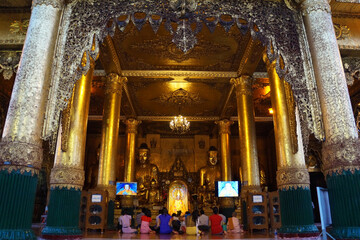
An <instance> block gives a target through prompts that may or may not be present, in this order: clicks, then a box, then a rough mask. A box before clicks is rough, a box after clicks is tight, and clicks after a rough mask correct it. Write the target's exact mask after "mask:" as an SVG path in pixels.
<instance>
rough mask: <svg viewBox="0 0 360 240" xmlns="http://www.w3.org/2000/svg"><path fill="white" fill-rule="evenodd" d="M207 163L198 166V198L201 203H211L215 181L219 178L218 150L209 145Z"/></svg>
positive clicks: (213, 199)
mask: <svg viewBox="0 0 360 240" xmlns="http://www.w3.org/2000/svg"><path fill="white" fill-rule="evenodd" d="M208 157H209V159H208V164H207V166H205V167H202V168H200V188H199V200H200V202H201V203H202V204H203V205H211V204H214V202H215V201H216V199H215V181H219V180H220V178H221V170H220V166H219V165H218V164H217V162H218V151H217V149H216V148H215V147H214V146H211V147H210V149H209V152H208Z"/></svg>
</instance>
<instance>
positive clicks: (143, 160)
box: [135, 143, 159, 205]
mask: <svg viewBox="0 0 360 240" xmlns="http://www.w3.org/2000/svg"><path fill="white" fill-rule="evenodd" d="M149 158H150V149H149V148H148V146H147V144H146V143H142V144H141V145H140V148H139V155H138V159H139V164H138V165H137V168H136V173H135V178H136V181H137V183H138V194H137V196H138V200H139V203H140V205H144V204H148V203H149V197H150V190H151V185H153V187H157V186H159V181H158V172H159V169H158V167H157V166H156V165H155V164H151V163H149Z"/></svg>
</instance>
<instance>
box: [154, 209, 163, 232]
mask: <svg viewBox="0 0 360 240" xmlns="http://www.w3.org/2000/svg"><path fill="white" fill-rule="evenodd" d="M162 212H163V210H162V209H161V210H159V214H158V215H157V216H156V219H155V221H156V225H155V227H154V228H155V231H156V233H159V231H160V222H159V217H160V216H161V214H162Z"/></svg>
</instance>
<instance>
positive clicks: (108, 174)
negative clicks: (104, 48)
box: [97, 73, 127, 200]
mask: <svg viewBox="0 0 360 240" xmlns="http://www.w3.org/2000/svg"><path fill="white" fill-rule="evenodd" d="M126 82H127V79H126V78H125V77H120V76H119V75H117V74H115V73H110V74H109V75H108V76H107V78H106V87H105V100H104V113H103V123H102V134H101V147H100V161H99V174H98V185H97V188H100V189H104V190H107V191H108V192H109V198H110V199H111V200H114V199H115V196H116V192H115V191H116V190H115V180H116V177H115V161H116V157H117V153H118V148H117V146H118V138H119V120H120V106H121V95H122V88H123V85H124V84H125V83H126Z"/></svg>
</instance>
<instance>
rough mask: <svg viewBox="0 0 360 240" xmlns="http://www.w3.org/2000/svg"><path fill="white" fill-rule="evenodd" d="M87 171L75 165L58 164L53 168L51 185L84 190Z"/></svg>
mask: <svg viewBox="0 0 360 240" xmlns="http://www.w3.org/2000/svg"><path fill="white" fill-rule="evenodd" d="M84 180H85V172H84V170H82V169H78V168H74V167H73V166H56V167H54V168H53V169H52V170H51V174H50V186H51V187H52V188H53V187H59V188H67V189H71V188H75V189H77V190H82V187H83V185H84Z"/></svg>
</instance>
